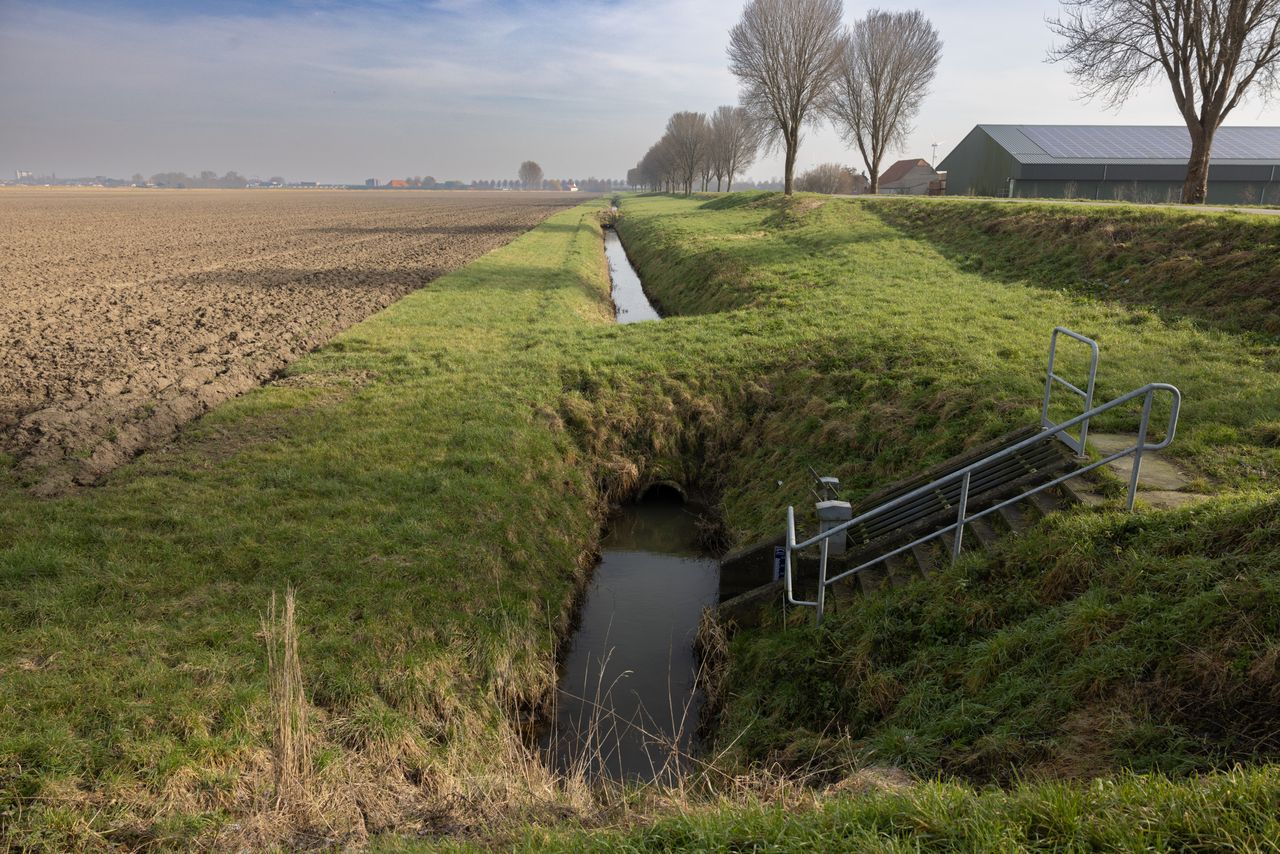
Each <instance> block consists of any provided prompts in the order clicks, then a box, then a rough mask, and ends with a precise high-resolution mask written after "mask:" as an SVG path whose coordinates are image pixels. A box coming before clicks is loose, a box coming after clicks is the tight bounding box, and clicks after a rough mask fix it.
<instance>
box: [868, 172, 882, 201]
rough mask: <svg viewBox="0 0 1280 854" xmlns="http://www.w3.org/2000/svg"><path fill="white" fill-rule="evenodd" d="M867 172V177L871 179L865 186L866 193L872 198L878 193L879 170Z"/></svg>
mask: <svg viewBox="0 0 1280 854" xmlns="http://www.w3.org/2000/svg"><path fill="white" fill-rule="evenodd" d="M867 171H868V174H867V177H868V178H869V179H871V180H870V181H869V182H868V185H867V192H868V193H870V194H871V195H873V196H874V195H877V194H878V193H879V192H880V170H879V169H878V168H876V169H869V170H867Z"/></svg>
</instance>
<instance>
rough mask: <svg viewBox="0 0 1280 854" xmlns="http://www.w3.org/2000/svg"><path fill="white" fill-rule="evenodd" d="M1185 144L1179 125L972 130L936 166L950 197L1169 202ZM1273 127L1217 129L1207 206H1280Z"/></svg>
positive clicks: (1175, 194)
mask: <svg viewBox="0 0 1280 854" xmlns="http://www.w3.org/2000/svg"><path fill="white" fill-rule="evenodd" d="M1190 154H1191V140H1190V137H1189V136H1188V134H1187V129H1186V128H1184V127H1180V126H1103V125H978V126H977V127H975V128H974V129H973V130H972V131H970V132H969V135H968V136H966V137H965V138H964V140H963V141H962V142H961V143H960V144H959V145H957V146H956V147H955V150H953V151H952V152H951V153H950V154H948V155H947V156H946V159H944V160H943V161H942V163H941V164H939V165H940V167H941V169H942V170H943V171H945V172H946V173H947V187H948V192H949V193H950V194H951V195H957V196H965V195H969V196H1010V197H1021V198H1085V199H1119V200H1124V201H1131V202H1176V201H1178V200H1179V199H1180V198H1181V194H1182V182H1183V180H1184V179H1185V178H1186V174H1187V158H1188V157H1189V156H1190ZM1277 178H1280V127H1224V128H1221V129H1220V130H1219V131H1218V133H1217V136H1216V138H1215V139H1214V144H1213V158H1212V160H1211V161H1210V164H1209V195H1208V201H1209V202H1210V203H1217V204H1273V203H1280V186H1277V185H1276V180H1277Z"/></svg>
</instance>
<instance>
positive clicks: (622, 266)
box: [604, 228, 662, 323]
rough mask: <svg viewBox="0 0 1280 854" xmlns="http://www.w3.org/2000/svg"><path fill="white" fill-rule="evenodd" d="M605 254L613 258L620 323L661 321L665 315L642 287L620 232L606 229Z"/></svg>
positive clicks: (610, 259)
mask: <svg viewBox="0 0 1280 854" xmlns="http://www.w3.org/2000/svg"><path fill="white" fill-rule="evenodd" d="M604 254H605V257H607V258H608V259H609V278H610V279H611V280H612V281H613V304H614V306H616V307H617V319H618V322H619V323H639V322H640V321H642V320H661V319H662V315H660V314H658V312H657V310H656V309H655V308H654V307H653V306H652V305H650V304H649V298H648V297H647V296H645V293H644V288H643V287H642V286H641V285H640V277H639V276H638V275H636V271H635V268H633V267H632V266H631V261H630V260H629V259H628V258H627V253H626V250H624V249H623V248H622V241H621V240H619V239H618V233H617V232H616V231H614V230H613V229H612V228H606V229H605V230H604Z"/></svg>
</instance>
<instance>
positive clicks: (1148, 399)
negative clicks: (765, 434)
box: [783, 371, 1182, 622]
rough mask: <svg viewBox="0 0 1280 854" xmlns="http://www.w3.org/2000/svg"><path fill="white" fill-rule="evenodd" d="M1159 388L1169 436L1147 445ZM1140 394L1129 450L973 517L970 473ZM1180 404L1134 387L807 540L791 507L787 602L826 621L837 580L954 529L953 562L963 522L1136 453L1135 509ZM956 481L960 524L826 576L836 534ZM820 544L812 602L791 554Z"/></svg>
mask: <svg viewBox="0 0 1280 854" xmlns="http://www.w3.org/2000/svg"><path fill="white" fill-rule="evenodd" d="M1051 373H1052V371H1051ZM1157 392H1168V393H1169V395H1170V398H1171V406H1170V410H1169V422H1168V424H1167V426H1166V428H1165V436H1164V439H1162V440H1161V441H1159V442H1156V443H1154V444H1148V443H1147V431H1148V427H1149V425H1150V420H1151V404H1152V399H1153V398H1154V396H1155V395H1156V393H1157ZM1140 397H1141V398H1143V404H1142V419H1141V421H1140V422H1139V425H1138V438H1137V441H1136V442H1135V443H1134V445H1133V446H1132V447H1129V448H1125V449H1123V450H1120V451H1116V452H1115V453H1112V454H1109V455H1108V456H1106V457H1103V458H1102V459H1100V460H1097V461H1096V462H1093V463H1090V464H1089V465H1087V466H1083V467H1081V468H1078V469H1075V470H1074V471H1071V472H1068V473H1067V474H1065V475H1063V476H1061V477H1058V478H1056V479H1054V480H1052V481H1049V482H1048V483H1044V484H1041V485H1039V486H1036V487H1034V488H1032V489H1028V490H1026V491H1025V492H1023V493H1021V494H1020V495H1017V496H1015V497H1013V498H1010V499H1008V500H1006V501H1002V502H1000V503H999V504H996V505H995V506H993V507H989V508H987V509H986V510H983V511H981V512H979V513H975V514H973V515H972V516H970V515H968V500H969V480H970V475H972V474H973V472H974V471H976V470H977V469H979V468H982V467H984V466H988V465H990V464H992V463H994V462H998V461H999V460H1002V459H1005V458H1007V457H1010V456H1012V455H1013V454H1015V453H1017V452H1018V451H1021V450H1023V449H1025V448H1028V447H1030V446H1032V445H1035V444H1037V443H1039V442H1043V441H1044V440H1045V439H1047V438H1051V437H1057V438H1059V439H1061V436H1062V434H1063V433H1064V432H1065V431H1067V430H1070V429H1071V428H1072V427H1075V426H1076V425H1078V424H1086V423H1087V422H1088V421H1089V419H1091V418H1094V417H1096V416H1098V415H1101V414H1102V413H1104V412H1108V411H1110V410H1112V409H1115V408H1116V407H1118V406H1123V405H1124V404H1126V403H1129V402H1130V401H1133V400H1136V399H1138V398H1140ZM1181 407H1182V392H1180V391H1178V389H1177V387H1175V386H1172V385H1169V384H1168V383H1148V384H1147V385H1144V386H1142V387H1141V388H1137V389H1134V390H1133V391H1131V392H1129V393H1128V394H1124V395H1121V396H1120V397H1117V398H1115V399H1114V400H1111V401H1108V402H1107V403H1104V404H1102V405H1101V406H1095V407H1092V408H1090V409H1087V410H1085V412H1083V413H1082V414H1080V415H1077V416H1076V417H1075V418H1071V419H1069V420H1067V421H1064V422H1062V423H1061V424H1055V425H1051V426H1049V427H1047V428H1046V429H1044V430H1042V431H1041V432H1039V433H1037V434H1036V435H1034V436H1030V437H1028V438H1026V439H1023V440H1022V441H1020V442H1015V443H1014V444H1012V445H1009V446H1007V447H1005V448H1002V449H1000V450H998V451H996V452H994V453H991V454H989V455H987V456H985V457H983V458H982V459H980V460H978V461H977V462H973V463H970V464H969V465H966V466H965V467H963V468H961V469H957V470H956V471H954V472H950V473H948V474H945V475H943V476H942V477H940V478H938V479H937V480H934V481H932V482H931V483H928V484H925V485H924V486H921V487H918V488H916V489H913V490H911V491H910V492H907V493H904V494H903V495H900V496H898V497H897V498H894V499H892V500H890V501H886V502H885V503H883V504H881V505H879V506H877V507H874V508H872V509H871V510H868V511H867V512H865V513H862V514H860V515H858V516H856V517H854V518H852V519H850V520H849V521H847V522H842V523H840V524H839V525H836V526H834V527H832V528H829V529H828V530H825V531H822V532H821V533H819V534H816V535H814V536H812V537H810V538H808V539H807V540H804V541H803V542H796V520H795V508H794V507H788V508H787V542H786V549H785V558H784V567H783V568H784V572H785V578H786V583H785V588H786V596H787V602H789V603H790V604H792V605H803V606H808V607H813V608H817V611H818V613H817V618H818V621H819V622H821V620H822V615H823V611H824V610H825V603H826V589H827V587H828V586H829V585H831V584H834V583H835V582H837V581H839V580H841V579H843V578H846V577H848V576H850V575H853V574H854V573H856V572H860V571H862V570H864V569H867V568H868V567H870V566H873V565H875V564H877V563H880V562H881V561H883V560H887V559H888V558H891V557H893V556H895V555H897V554H900V553H902V552H905V551H907V550H909V549H911V548H914V547H915V546H918V545H920V544H922V543H925V542H929V541H930V540H934V539H936V538H938V537H941V536H942V535H944V534H946V533H949V532H951V531H955V539H954V542H953V545H952V559H953V560H954V559H955V558H956V557H957V556H958V555H959V553H960V547H961V542H962V539H963V536H964V526H965V525H966V524H968V523H969V522H972V521H974V520H975V519H980V518H982V517H983V516H986V515H988V514H990V513H994V512H996V511H998V510H1000V509H1001V508H1003V507H1006V506H1008V505H1010V504H1014V503H1016V502H1018V501H1021V500H1023V499H1025V498H1027V497H1029V496H1031V495H1035V494H1036V493H1038V492H1042V491H1043V490H1046V489H1051V488H1052V487H1054V486H1057V485H1058V484H1060V483H1064V482H1065V481H1068V480H1070V479H1071V478H1074V477H1079V476H1080V475H1082V474H1085V473H1086V472H1089V471H1092V470H1094V469H1096V468H1098V467H1100V466H1103V465H1106V464H1107V463H1110V462H1113V461H1115V460H1118V459H1121V458H1123V457H1126V456H1133V470H1132V472H1131V473H1130V475H1129V495H1128V501H1127V505H1126V506H1127V509H1129V510H1132V509H1133V504H1134V499H1135V497H1136V494H1137V489H1138V473H1139V470H1140V468H1141V466H1142V455H1143V454H1144V453H1146V452H1148V451H1159V450H1161V449H1163V448H1167V447H1168V446H1169V444H1170V443H1171V442H1172V441H1173V438H1174V435H1175V434H1176V432H1177V428H1178V413H1179V410H1180V409H1181ZM1082 438H1083V436H1082ZM957 480H959V481H960V483H961V488H960V503H959V509H958V513H957V519H956V521H955V522H952V523H951V524H949V525H947V526H945V527H943V528H940V529H938V530H936V531H933V532H932V533H930V534H927V535H925V536H923V537H920V538H919V539H917V540H915V541H913V542H911V543H908V544H907V545H905V546H899V547H898V548H895V549H893V550H891V551H888V552H885V553H884V554H882V555H879V556H878V557H876V558H874V559H872V560H869V561H866V562H864V563H862V564H859V565H858V566H856V567H854V568H852V569H848V570H845V571H844V572H841V573H839V574H838V575H835V576H832V577H830V578H829V577H827V558H828V553H829V549H830V540H831V538H832V537H834V536H837V535H840V534H842V533H843V532H845V531H847V530H848V529H849V528H851V527H853V526H854V525H858V524H861V523H863V522H865V521H867V520H869V519H872V518H875V517H876V516H879V515H881V514H883V513H886V512H888V511H889V510H892V509H894V508H895V507H898V506H900V505H902V504H905V503H906V502H908V501H911V500H912V499H914V498H918V497H920V496H921V495H924V494H926V493H930V492H933V491H935V490H937V489H939V488H941V487H942V486H945V485H947V484H950V483H953V482H955V481H957ZM818 544H821V548H822V556H821V560H820V563H819V570H818V596H817V599H815V600H812V601H810V600H804V599H796V598H795V596H794V593H793V586H792V560H791V555H792V553H793V552H798V551H801V550H803V549H807V548H809V547H811V546H814V545H818Z"/></svg>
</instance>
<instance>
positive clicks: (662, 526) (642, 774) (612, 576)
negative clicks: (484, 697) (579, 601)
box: [544, 496, 719, 780]
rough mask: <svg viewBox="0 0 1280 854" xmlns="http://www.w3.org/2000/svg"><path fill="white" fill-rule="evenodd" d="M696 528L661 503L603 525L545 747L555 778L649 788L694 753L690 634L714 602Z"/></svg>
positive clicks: (671, 502) (712, 563)
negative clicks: (564, 773) (571, 772)
mask: <svg viewBox="0 0 1280 854" xmlns="http://www.w3.org/2000/svg"><path fill="white" fill-rule="evenodd" d="M697 519H698V517H697V515H696V513H695V512H694V511H692V510H691V509H690V508H689V507H687V506H686V505H684V504H683V503H682V502H681V501H680V500H679V499H678V498H676V497H673V496H664V497H660V498H653V499H647V500H644V501H641V502H640V503H638V504H633V505H630V506H628V507H624V508H623V509H622V510H621V511H619V513H618V514H617V515H615V516H614V518H613V519H612V520H611V521H610V523H609V530H608V534H607V536H606V537H605V539H604V542H603V544H602V546H603V555H602V559H601V561H600V565H599V566H597V567H596V569H595V573H594V575H593V576H592V579H591V584H590V587H589V588H588V589H587V595H586V601H585V603H584V605H583V608H582V615H581V628H580V629H579V630H578V632H577V633H576V634H575V635H574V637H573V641H572V646H571V648H570V650H569V653H568V656H567V657H566V660H565V663H564V675H563V677H562V678H561V681H560V691H559V692H558V699H557V709H556V716H555V722H554V732H553V733H551V734H549V736H548V737H547V738H546V739H544V747H545V748H548V749H549V750H550V751H551V753H552V756H551V757H550V760H551V763H552V765H553V766H554V767H556V768H558V769H559V770H566V769H568V768H570V767H575V768H581V769H583V770H585V771H586V772H587V774H588V776H591V777H597V776H607V777H610V778H614V779H623V778H642V779H646V780H647V779H653V778H655V777H660V776H667V775H669V774H670V773H672V772H674V771H675V770H677V769H678V768H680V767H683V762H682V760H681V759H680V757H681V756H684V755H687V754H688V753H689V752H690V751H691V750H692V749H694V748H695V747H696V745H695V737H694V730H695V729H696V728H697V721H698V712H699V710H700V708H701V704H702V697H701V694H700V693H699V692H698V691H696V690H695V681H696V676H697V666H698V664H697V660H696V656H695V655H694V649H693V644H694V635H695V633H696V632H697V627H698V620H699V617H700V616H701V613H702V609H703V608H705V607H706V606H708V605H714V604H715V603H716V601H717V600H718V598H719V564H718V562H717V561H716V560H715V559H714V558H712V557H711V556H709V555H707V554H705V553H704V552H702V551H701V550H700V549H699V548H698V545H697V542H698V531H697Z"/></svg>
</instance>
